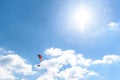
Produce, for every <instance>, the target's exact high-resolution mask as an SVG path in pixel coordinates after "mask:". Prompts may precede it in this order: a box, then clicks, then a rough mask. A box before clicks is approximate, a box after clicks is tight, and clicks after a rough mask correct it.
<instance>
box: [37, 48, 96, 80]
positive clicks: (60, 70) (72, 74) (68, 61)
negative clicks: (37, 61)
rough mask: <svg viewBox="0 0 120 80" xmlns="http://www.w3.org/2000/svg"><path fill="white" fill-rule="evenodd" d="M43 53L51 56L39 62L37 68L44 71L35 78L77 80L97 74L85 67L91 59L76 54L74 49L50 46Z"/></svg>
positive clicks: (42, 79) (41, 79) (43, 79)
mask: <svg viewBox="0 0 120 80" xmlns="http://www.w3.org/2000/svg"><path fill="white" fill-rule="evenodd" d="M54 50H55V52H54ZM45 54H46V55H48V54H49V55H50V56H52V57H51V58H50V59H48V60H44V61H43V62H41V66H40V67H39V70H45V72H43V74H42V75H41V76H40V77H39V78H38V79H37V80H47V79H50V80H58V79H64V80H79V79H84V78H86V77H87V78H88V77H90V76H98V74H97V73H96V72H94V71H91V70H88V69H87V67H89V66H90V64H91V61H92V60H91V59H86V58H84V57H83V55H82V54H76V53H75V51H74V50H64V51H62V50H61V49H58V48H50V49H47V50H46V51H45ZM93 73H94V74H93Z"/></svg>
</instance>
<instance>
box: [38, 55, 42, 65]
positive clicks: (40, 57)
mask: <svg viewBox="0 0 120 80" xmlns="http://www.w3.org/2000/svg"><path fill="white" fill-rule="evenodd" d="M38 58H39V60H40V63H41V61H42V55H41V54H38ZM39 66H40V64H39V65H38V67H39Z"/></svg>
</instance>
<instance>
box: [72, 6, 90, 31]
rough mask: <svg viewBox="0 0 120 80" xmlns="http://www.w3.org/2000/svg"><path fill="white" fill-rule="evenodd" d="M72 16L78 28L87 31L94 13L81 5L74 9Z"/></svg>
mask: <svg viewBox="0 0 120 80" xmlns="http://www.w3.org/2000/svg"><path fill="white" fill-rule="evenodd" d="M71 17H72V21H73V24H76V25H77V27H76V29H77V30H79V31H80V32H85V31H86V30H87V24H88V23H90V21H91V19H92V14H91V11H90V9H89V8H87V7H85V6H80V7H78V8H76V9H75V10H74V11H73V13H72V15H71Z"/></svg>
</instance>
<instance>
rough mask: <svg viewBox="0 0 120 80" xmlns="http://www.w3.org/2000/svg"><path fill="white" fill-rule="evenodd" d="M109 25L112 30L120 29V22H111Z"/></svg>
mask: <svg viewBox="0 0 120 80" xmlns="http://www.w3.org/2000/svg"><path fill="white" fill-rule="evenodd" d="M108 26H109V28H110V29H111V30H120V23H117V22H111V23H109V24H108Z"/></svg>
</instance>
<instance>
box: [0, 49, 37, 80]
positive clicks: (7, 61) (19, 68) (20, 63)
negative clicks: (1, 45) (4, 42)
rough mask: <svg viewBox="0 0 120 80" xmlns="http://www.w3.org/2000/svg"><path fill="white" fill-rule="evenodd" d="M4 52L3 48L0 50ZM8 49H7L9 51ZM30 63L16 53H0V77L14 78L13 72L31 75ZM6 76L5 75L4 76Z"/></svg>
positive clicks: (4, 79) (11, 79)
mask: <svg viewBox="0 0 120 80" xmlns="http://www.w3.org/2000/svg"><path fill="white" fill-rule="evenodd" d="M1 51H2V52H3V51H4V52H6V53H7V51H5V50H1ZM9 52H10V51H8V53H9ZM34 73H35V72H34V71H33V70H32V65H30V64H27V63H26V60H25V59H23V58H22V57H20V56H19V55H17V54H15V53H14V54H10V53H9V54H6V55H0V76H1V77H0V79H2V80H14V79H15V76H14V74H23V75H32V74H34ZM6 76H7V77H6Z"/></svg>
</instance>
